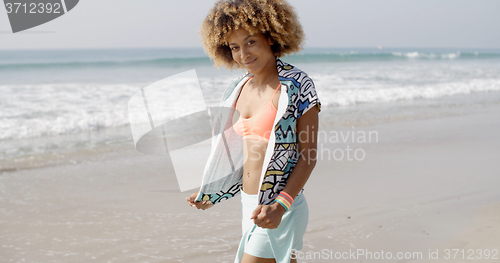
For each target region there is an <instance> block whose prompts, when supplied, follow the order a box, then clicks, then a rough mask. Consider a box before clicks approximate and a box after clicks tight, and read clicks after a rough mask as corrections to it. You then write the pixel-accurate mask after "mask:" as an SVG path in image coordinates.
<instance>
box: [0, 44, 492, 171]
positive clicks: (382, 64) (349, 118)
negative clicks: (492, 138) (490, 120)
mask: <svg viewBox="0 0 500 263" xmlns="http://www.w3.org/2000/svg"><path fill="white" fill-rule="evenodd" d="M282 60H283V61H285V62H287V63H290V64H292V65H294V66H296V67H298V68H300V69H302V70H303V71H305V72H307V73H308V74H309V76H310V77H311V78H312V79H313V81H314V83H315V85H316V90H317V93H318V96H319V98H320V101H321V105H322V108H321V113H320V120H321V124H323V125H325V127H326V126H328V125H329V127H354V126H356V127H359V126H366V125H373V124H377V123H383V122H394V121H401V120H412V119H422V118H433V117H441V116H448V115H460V114H469V113H473V112H474V111H478V110H483V109H485V108H487V107H488V105H492V104H498V103H500V49H463V48H434V49H432V48H384V47H376V48H306V49H304V50H303V51H301V52H300V53H298V54H294V55H290V56H286V57H283V58H282ZM192 69H195V70H196V74H197V76H198V80H199V84H200V88H201V90H202V94H203V99H204V104H205V105H206V106H207V107H215V106H217V105H218V103H219V101H220V98H221V96H222V94H223V91H224V89H225V88H226V87H227V85H228V84H229V83H230V82H231V81H232V80H234V79H236V78H237V77H239V76H241V75H243V74H245V72H244V71H242V70H233V71H230V70H227V69H225V68H216V67H214V66H213V62H212V61H211V60H210V59H209V58H208V56H207V55H206V54H205V53H204V52H203V50H202V49H201V48H148V49H88V50H0V93H1V96H0V172H3V171H9V170H19V169H28V168H34V167H41V166H46V165H53V164H61V163H67V162H72V163H75V162H79V161H81V160H88V159H89V158H91V157H92V156H98V153H114V154H117V152H120V151H122V150H123V151H124V149H131V148H132V149H133V147H134V142H133V139H132V133H131V127H130V122H129V116H128V102H129V100H130V98H131V97H132V96H133V95H134V94H136V93H137V92H140V90H141V89H142V88H144V87H146V86H148V85H150V84H152V83H154V82H156V81H159V80H161V79H164V78H166V77H169V76H173V75H175V74H178V73H182V72H185V71H189V70H192ZM180 85H181V84H180ZM179 92H182V85H181V86H180V87H179ZM187 95H189V94H187ZM186 136H189V134H188V133H187V134H186Z"/></svg>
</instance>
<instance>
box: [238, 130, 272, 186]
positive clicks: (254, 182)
mask: <svg viewBox="0 0 500 263" xmlns="http://www.w3.org/2000/svg"><path fill="white" fill-rule="evenodd" d="M267 144H268V142H266V141H261V140H255V139H243V156H244V162H243V191H244V192H245V193H246V194H249V195H256V194H258V192H259V188H260V185H259V183H260V175H261V173H262V165H263V164H264V156H265V154H266V148H267Z"/></svg>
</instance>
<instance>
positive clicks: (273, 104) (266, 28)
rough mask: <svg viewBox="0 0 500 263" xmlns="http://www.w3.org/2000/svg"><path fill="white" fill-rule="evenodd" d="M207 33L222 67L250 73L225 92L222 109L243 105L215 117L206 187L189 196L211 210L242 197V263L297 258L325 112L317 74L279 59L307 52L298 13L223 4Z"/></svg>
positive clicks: (240, 0) (243, 1) (282, 7)
mask: <svg viewBox="0 0 500 263" xmlns="http://www.w3.org/2000/svg"><path fill="white" fill-rule="evenodd" d="M201 35H202V41H203V44H204V47H205V51H207V53H208V54H209V56H210V57H211V58H212V59H213V60H214V63H215V65H217V66H220V65H223V66H226V67H227V68H229V69H233V68H234V67H238V68H242V69H246V70H247V71H248V73H247V74H246V75H245V76H243V77H241V78H239V79H237V80H235V81H234V82H233V83H232V84H231V85H230V86H229V87H228V88H227V89H226V91H225V93H224V95H223V98H222V101H221V106H222V107H230V108H231V109H234V111H232V112H231V113H232V114H230V115H229V116H231V117H229V116H228V117H227V118H226V117H224V116H225V115H224V114H221V115H220V116H219V119H217V120H216V121H215V123H216V124H215V127H214V135H216V136H215V137H214V140H213V144H212V147H213V148H212V152H211V156H210V158H209V161H208V162H207V166H206V168H205V172H204V175H203V182H202V188H201V189H200V191H199V192H196V193H194V194H193V195H191V196H190V197H188V198H186V200H187V202H188V203H189V204H190V205H191V206H193V207H197V208H198V209H203V210H205V209H207V208H209V207H211V206H213V205H214V204H216V203H218V202H220V201H222V200H225V199H228V198H231V197H234V196H235V195H236V194H238V193H241V202H242V214H243V216H242V232H243V238H242V240H241V242H240V246H239V248H238V254H237V256H236V259H235V262H296V260H295V259H294V255H293V254H292V252H293V251H294V250H295V251H296V250H300V249H302V236H303V235H304V232H305V230H306V227H307V223H308V218H309V211H308V207H307V202H306V200H305V197H304V195H303V193H302V192H303V191H304V189H303V187H304V185H305V183H306V182H307V180H308V178H309V176H310V174H311V172H312V170H313V168H314V166H315V164H316V141H317V140H316V138H317V130H318V113H319V111H320V110H321V103H320V101H319V99H318V96H317V94H316V90H315V87H314V83H313V82H312V80H311V79H310V78H309V76H307V74H306V73H304V72H303V71H301V70H299V69H297V68H295V67H294V66H292V65H290V64H287V63H284V62H282V61H281V60H280V59H279V57H281V56H283V55H285V54H290V53H293V52H298V51H299V50H300V49H301V48H302V42H303V38H304V37H303V32H302V28H301V26H300V24H299V22H298V19H297V16H296V14H295V12H294V10H293V8H292V7H291V6H290V5H289V4H288V3H287V2H286V1H284V0H267V1H266V0H262V1H255V0H233V1H231V0H221V1H218V2H217V3H216V4H215V7H214V8H213V9H212V10H211V11H210V13H209V15H208V16H207V18H206V19H205V21H204V23H203V25H202V28H201ZM236 111H238V112H239V118H234V116H237V115H236V114H235V113H236ZM235 119H237V121H236V122H234V120H235ZM227 123H229V124H230V125H229V126H228V125H227ZM228 127H229V128H228ZM225 158H227V159H225Z"/></svg>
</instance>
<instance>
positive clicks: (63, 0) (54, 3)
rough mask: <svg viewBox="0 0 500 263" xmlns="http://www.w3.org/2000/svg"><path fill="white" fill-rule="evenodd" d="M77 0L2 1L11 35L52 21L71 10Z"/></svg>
mask: <svg viewBox="0 0 500 263" xmlns="http://www.w3.org/2000/svg"><path fill="white" fill-rule="evenodd" d="M78 1H79V0H44V1H40V0H39V1H36V0H35V1H33V0H31V1H28V0H4V1H3V2H4V5H5V10H6V11H7V16H8V17H9V22H10V27H11V28H12V33H17V32H20V31H23V30H26V29H30V28H33V27H36V26H39V25H41V24H45V23H47V22H49V21H52V20H54V19H56V18H58V17H60V16H62V15H64V14H66V13H67V12H69V11H70V10H71V9H73V8H74V7H75V6H76V5H77V4H78Z"/></svg>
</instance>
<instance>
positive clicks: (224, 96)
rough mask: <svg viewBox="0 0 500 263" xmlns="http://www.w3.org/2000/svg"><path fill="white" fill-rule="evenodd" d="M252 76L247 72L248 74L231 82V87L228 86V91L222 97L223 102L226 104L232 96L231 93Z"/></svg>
mask: <svg viewBox="0 0 500 263" xmlns="http://www.w3.org/2000/svg"><path fill="white" fill-rule="evenodd" d="M249 76H250V73H249V72H247V73H246V74H244V75H243V76H240V77H238V78H236V79H233V80H231V83H230V84H229V86H227V88H226V90H225V91H224V94H223V95H222V100H221V102H224V101H225V100H226V99H227V98H228V97H229V96H230V95H231V93H232V92H233V90H234V89H235V88H236V87H237V86H238V84H239V83H240V82H241V81H242V80H244V79H245V78H246V77H249Z"/></svg>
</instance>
